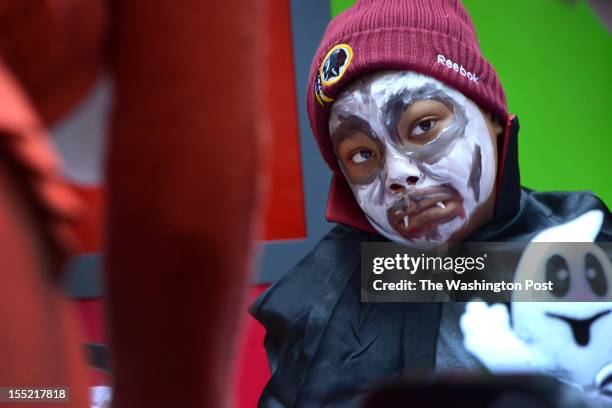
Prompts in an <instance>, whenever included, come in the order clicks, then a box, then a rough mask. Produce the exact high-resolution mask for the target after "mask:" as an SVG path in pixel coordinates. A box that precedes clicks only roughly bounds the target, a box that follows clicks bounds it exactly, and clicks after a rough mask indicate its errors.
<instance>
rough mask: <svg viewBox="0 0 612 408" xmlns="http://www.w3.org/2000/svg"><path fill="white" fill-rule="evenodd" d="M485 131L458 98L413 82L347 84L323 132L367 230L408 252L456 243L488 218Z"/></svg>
mask: <svg viewBox="0 0 612 408" xmlns="http://www.w3.org/2000/svg"><path fill="white" fill-rule="evenodd" d="M489 122H490V121H489V120H488V118H486V117H485V115H483V113H482V111H481V110H480V109H479V108H478V107H477V106H476V105H475V104H474V103H473V102H472V101H471V100H469V99H468V98H466V97H465V96H464V95H463V94H461V93H459V92H458V91H455V90H454V89H452V88H449V87H448V86H446V85H444V84H443V83H441V82H439V81H437V80H435V79H433V78H430V77H427V76H424V75H419V74H416V73H413V72H381V73H376V74H374V75H371V76H368V77H365V78H362V79H360V80H358V81H356V82H355V83H353V84H351V85H350V86H349V87H348V88H347V89H346V90H345V91H344V92H343V93H342V94H341V95H340V97H339V98H338V99H337V101H336V102H335V103H334V105H333V107H332V111H331V116H330V120H329V130H330V134H331V138H332V143H333V145H334V150H335V152H336V156H337V157H338V161H339V163H340V166H341V168H342V171H343V173H344V175H345V177H346V179H347V180H348V182H349V184H350V186H351V188H352V190H353V193H354V195H355V198H356V199H357V202H358V203H359V205H360V206H361V208H362V210H363V211H364V213H365V215H366V217H367V218H368V220H369V221H370V223H371V224H372V225H373V226H374V227H375V228H376V230H377V231H379V232H380V233H381V234H382V235H384V236H386V237H387V238H389V239H391V240H393V241H396V242H400V243H409V244H427V243H438V242H446V241H458V240H461V239H463V238H464V237H465V236H466V235H467V234H468V233H469V232H471V231H472V230H473V229H475V228H476V227H477V226H479V225H480V224H482V223H483V222H484V221H486V218H487V217H490V213H491V207H492V201H493V200H492V198H493V197H492V192H493V186H494V183H495V172H496V159H495V158H496V147H495V143H494V140H495V137H494V135H493V134H492V133H493V132H492V128H491V126H490V123H489Z"/></svg>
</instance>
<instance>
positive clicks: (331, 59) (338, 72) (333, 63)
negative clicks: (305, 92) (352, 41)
mask: <svg viewBox="0 0 612 408" xmlns="http://www.w3.org/2000/svg"><path fill="white" fill-rule="evenodd" d="M352 59H353V49H352V48H351V46H350V45H348V44H338V45H336V46H334V48H332V49H331V50H329V52H328V53H327V55H326V56H325V58H324V59H323V63H322V64H321V67H320V68H319V74H320V75H321V84H322V85H325V86H327V85H331V84H333V83H335V82H338V81H339V80H340V78H342V75H344V73H345V72H346V69H347V68H348V66H349V64H350V63H351V60H352Z"/></svg>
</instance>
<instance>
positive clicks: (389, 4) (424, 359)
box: [251, 0, 612, 406]
mask: <svg viewBox="0 0 612 408" xmlns="http://www.w3.org/2000/svg"><path fill="white" fill-rule="evenodd" d="M310 86H311V87H312V88H311V90H310V91H309V93H308V100H307V106H308V113H309V119H310V124H311V126H312V130H313V134H314V136H315V138H316V140H317V142H318V144H319V148H320V150H321V153H322V155H323V157H324V159H325V161H326V162H327V164H328V165H329V166H330V168H331V169H332V171H333V179H332V185H331V189H330V195H329V200H328V206H327V213H326V216H327V218H328V220H330V221H333V222H337V223H338V224H340V225H338V226H337V227H336V228H334V229H333V230H332V231H331V232H330V233H329V234H328V235H327V236H325V237H324V238H323V239H322V240H321V242H320V243H319V244H318V245H317V246H316V248H314V249H313V251H312V252H311V253H310V254H308V255H307V256H306V257H305V258H304V259H303V260H302V261H301V262H300V263H298V265H296V266H295V267H294V268H293V269H292V270H291V271H289V272H288V273H287V274H286V275H285V276H284V277H283V278H281V279H280V280H279V281H277V282H276V283H275V284H274V285H273V286H272V287H270V288H269V289H268V290H267V291H266V292H265V293H263V294H262V295H261V297H260V298H259V299H258V300H257V301H256V302H255V304H254V305H253V306H252V309H251V311H252V313H253V315H254V316H255V317H256V318H257V319H258V320H259V321H260V322H261V323H262V324H263V325H264V326H265V327H266V329H267V336H266V340H265V346H266V349H267V352H268V357H269V362H270V367H271V370H272V378H271V380H270V382H269V383H268V385H267V387H266V388H265V390H264V393H263V395H262V397H261V400H260V403H261V405H263V406H294V405H295V406H346V405H347V404H348V403H350V402H351V401H353V400H354V398H355V397H356V396H357V395H358V394H359V393H360V392H363V391H364V390H367V389H368V387H370V386H371V385H373V384H375V383H377V382H379V381H381V380H384V379H390V378H397V377H399V376H401V375H402V374H405V373H414V372H415V371H418V370H426V371H431V370H434V369H435V370H437V371H444V370H457V369H472V370H479V369H482V367H481V366H480V365H479V363H478V362H477V361H476V360H475V359H474V358H473V357H471V356H470V355H469V354H468V353H467V352H466V351H465V350H464V349H463V346H462V340H461V333H460V332H459V329H458V324H457V321H458V318H459V316H460V314H461V313H462V309H461V307H462V306H461V305H458V304H451V303H448V304H445V305H444V306H442V304H439V303H405V304H401V303H361V302H360V272H359V271H360V264H359V259H360V243H361V242H365V241H385V240H391V241H394V242H398V243H402V244H405V245H414V246H433V245H436V244H439V243H442V242H457V241H476V242H478V241H479V242H482V241H525V242H528V241H529V240H530V239H531V238H532V237H534V236H535V235H536V234H537V233H538V231H540V230H542V229H544V228H548V227H551V226H554V225H557V224H559V223H563V222H565V221H568V220H571V219H574V218H576V217H577V216H579V215H580V214H583V213H584V212H586V211H588V210H591V209H600V210H601V211H603V212H604V214H605V220H604V224H603V227H602V229H601V232H600V235H599V237H598V240H604V241H609V240H610V239H611V238H612V222H611V218H612V217H610V212H609V210H608V209H607V208H606V207H605V205H604V204H603V203H602V202H601V201H600V200H599V199H597V198H596V197H595V196H593V195H592V194H590V193H586V192H581V193H537V192H533V191H530V190H527V189H524V188H521V187H520V184H519V172H518V158H517V140H516V138H517V132H518V121H517V119H516V117H515V116H512V115H509V114H508V111H507V106H506V98H505V94H504V91H503V88H502V86H501V84H500V82H499V80H498V78H497V75H496V73H495V70H494V69H493V67H492V66H491V65H490V64H489V63H488V62H487V61H486V60H485V59H484V57H483V56H482V55H481V53H480V50H479V47H478V41H477V38H476V33H475V30H474V27H473V25H472V23H471V20H470V18H469V16H468V14H467V12H466V11H465V9H464V8H463V6H462V5H461V4H460V3H459V2H458V1H456V0H454V1H453V0H431V1H427V2H424V1H407V0H360V1H357V3H356V5H355V6H354V7H352V8H350V9H349V10H347V11H346V12H344V13H342V14H341V15H339V16H338V17H337V18H336V19H335V20H334V21H332V22H331V24H330V25H329V27H328V28H327V31H326V33H325V35H324V38H323V40H322V42H321V46H320V47H319V50H318V51H317V54H316V56H315V58H314V61H313V64H312V68H311V75H310Z"/></svg>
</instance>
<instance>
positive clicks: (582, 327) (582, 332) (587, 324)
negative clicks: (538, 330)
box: [546, 310, 612, 347]
mask: <svg viewBox="0 0 612 408" xmlns="http://www.w3.org/2000/svg"><path fill="white" fill-rule="evenodd" d="M610 312H612V310H604V311H603V312H599V313H597V314H595V315H593V316H591V317H589V318H588V319H573V318H571V317H567V316H563V315H560V314H556V313H551V312H546V316H548V317H551V318H553V319H559V320H562V321H564V322H565V323H567V324H568V325H569V326H570V327H571V328H572V333H573V334H574V340H575V341H576V344H578V345H579V346H581V347H585V346H587V345H588V344H589V341H591V326H592V325H593V323H594V322H595V320H597V319H599V318H601V317H604V316H605V315H607V314H609V313H610Z"/></svg>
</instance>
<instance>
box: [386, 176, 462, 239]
mask: <svg viewBox="0 0 612 408" xmlns="http://www.w3.org/2000/svg"><path fill="white" fill-rule="evenodd" d="M456 217H462V218H464V217H465V213H464V209H463V199H462V198H461V196H460V195H459V193H458V192H457V190H455V189H454V188H453V187H451V186H449V185H442V186H436V187H427V188H424V189H420V190H414V191H411V192H409V193H407V194H406V195H404V196H403V197H402V198H400V199H399V200H398V201H397V202H396V203H395V204H394V205H392V206H391V207H390V208H389V209H388V210H387V218H388V220H389V224H390V225H391V226H392V227H393V229H394V230H396V231H397V232H398V233H399V234H400V235H401V236H402V237H404V238H406V239H408V240H413V239H417V238H422V237H425V238H427V239H437V238H438V233H437V228H438V226H439V225H441V224H445V223H447V222H449V221H451V220H453V219H454V218H456Z"/></svg>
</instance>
